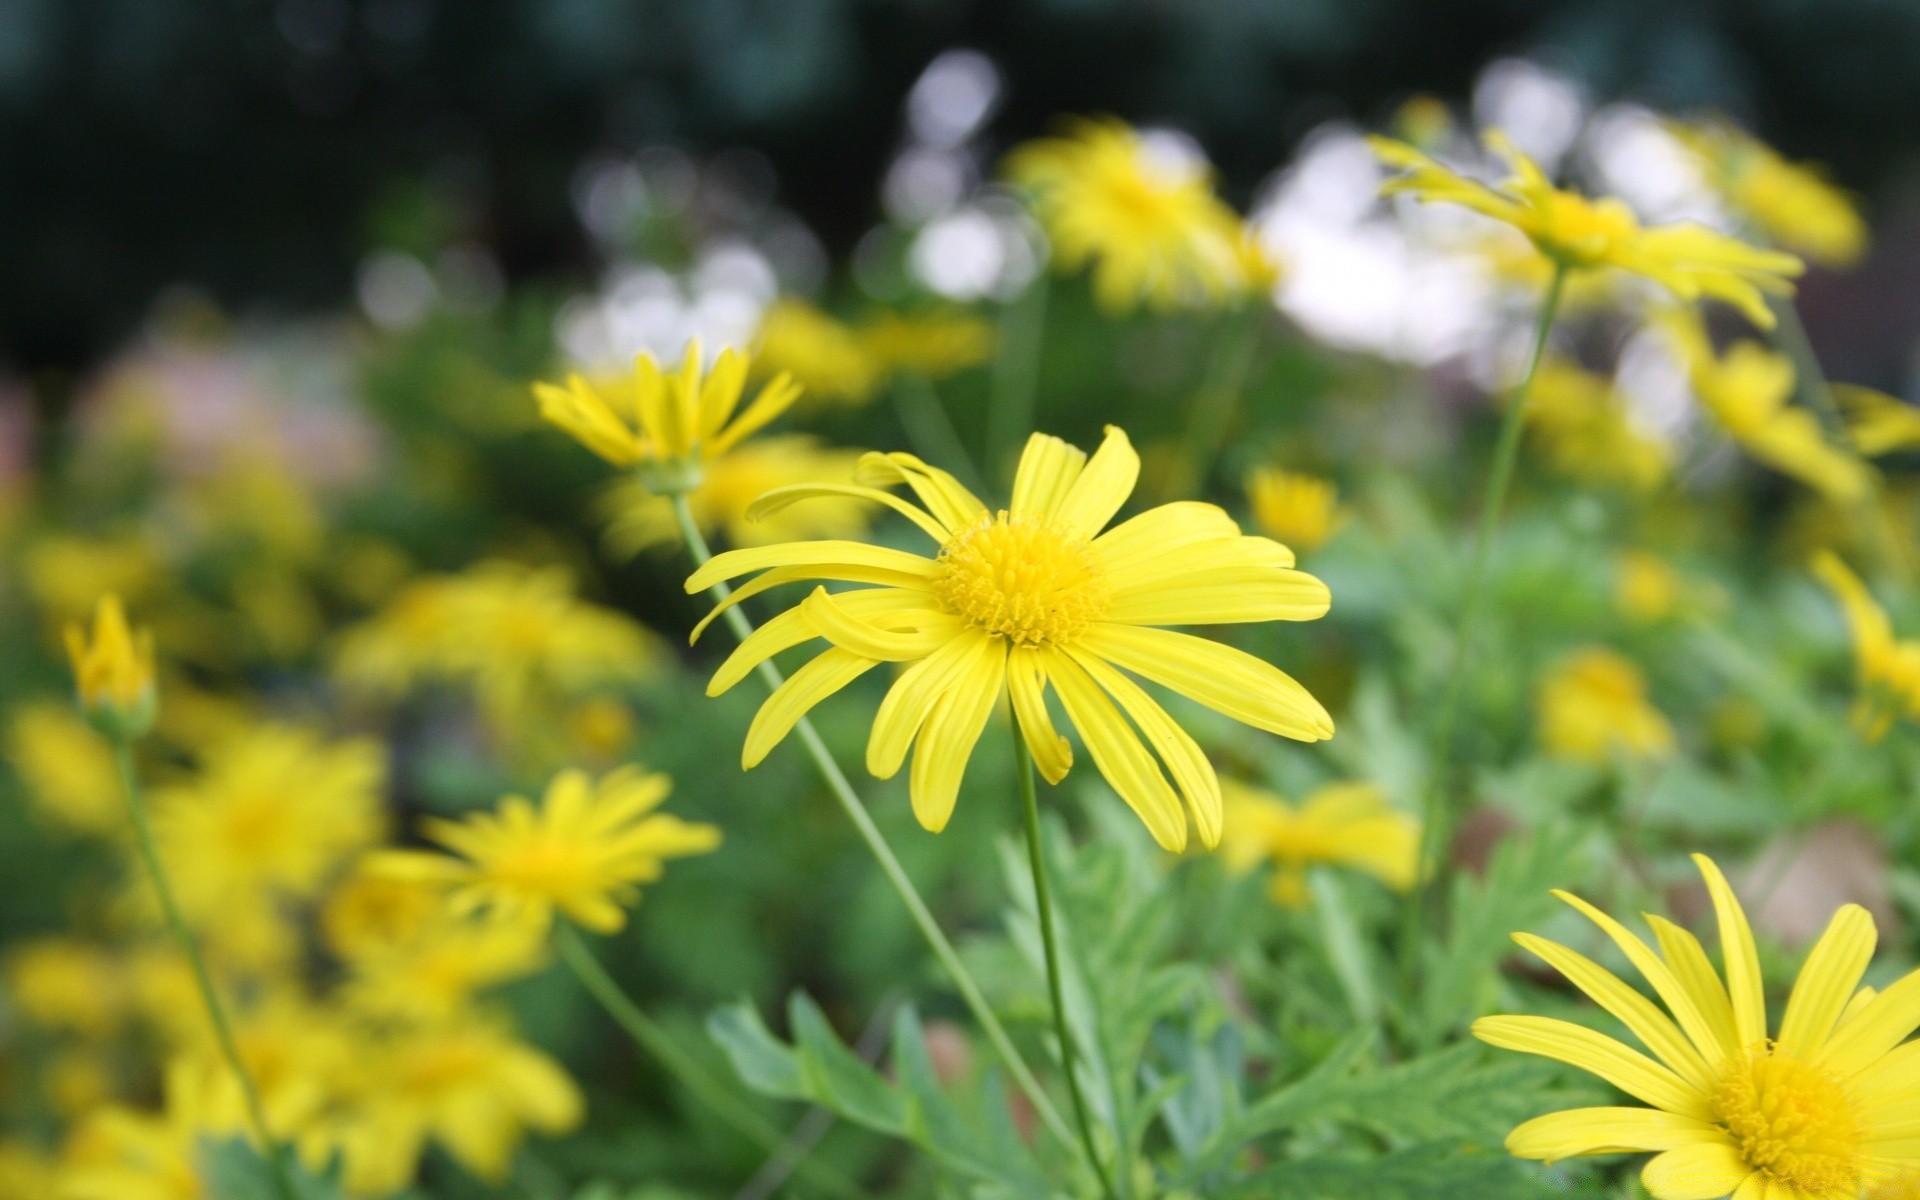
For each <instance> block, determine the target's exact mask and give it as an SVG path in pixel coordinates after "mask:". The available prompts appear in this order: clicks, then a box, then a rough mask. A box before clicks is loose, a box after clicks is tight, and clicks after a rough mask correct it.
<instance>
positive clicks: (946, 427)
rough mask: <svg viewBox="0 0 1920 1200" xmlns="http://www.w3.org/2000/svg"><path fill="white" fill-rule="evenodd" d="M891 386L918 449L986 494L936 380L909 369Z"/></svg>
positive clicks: (904, 424)
mask: <svg viewBox="0 0 1920 1200" xmlns="http://www.w3.org/2000/svg"><path fill="white" fill-rule="evenodd" d="M890 390H891V392H892V393H893V411H894V413H895V415H897V416H898V417H899V418H900V425H901V428H903V429H905V430H906V431H907V441H908V442H910V443H912V445H913V449H914V453H916V454H918V455H919V456H920V457H921V458H924V459H926V460H927V461H928V462H930V463H932V464H934V465H935V466H938V467H945V468H946V469H947V470H949V471H951V472H953V473H954V474H955V475H956V476H958V477H959V479H960V482H961V483H963V484H965V485H966V487H967V488H968V490H970V491H972V492H974V493H975V494H976V495H985V494H986V489H985V488H984V487H983V486H982V480H981V478H980V472H979V470H978V468H976V467H975V466H974V465H973V455H971V454H969V453H967V444H966V443H965V442H963V441H961V440H960V431H959V430H957V429H955V428H954V427H953V418H952V417H950V416H948V415H947V407H946V405H944V404H942V403H940V394H939V393H938V392H936V391H934V390H933V382H932V381H931V380H929V379H928V378H927V377H926V376H925V375H922V374H920V373H919V372H917V371H908V372H903V373H901V374H900V375H898V376H896V377H895V378H894V381H893V387H892V388H891V389H890Z"/></svg>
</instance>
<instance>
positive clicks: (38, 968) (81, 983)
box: [5, 937, 128, 1038]
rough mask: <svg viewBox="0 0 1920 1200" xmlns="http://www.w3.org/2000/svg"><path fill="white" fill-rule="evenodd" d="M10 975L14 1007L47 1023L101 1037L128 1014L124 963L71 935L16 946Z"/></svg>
mask: <svg viewBox="0 0 1920 1200" xmlns="http://www.w3.org/2000/svg"><path fill="white" fill-rule="evenodd" d="M5 981H6V994H7V998H8V999H9V1000H10V1001H11V1002H12V1004H11V1007H12V1008H13V1010H14V1011H15V1012H17V1013H19V1014H20V1015H21V1016H24V1017H26V1018H27V1019H28V1020H29V1021H32V1022H33V1023H34V1024H36V1025H39V1026H41V1027H42V1028H44V1029H64V1030H71V1031H72V1032H74V1033H76V1034H79V1035H81V1036H83V1037H88V1038H99V1037H104V1036H106V1035H107V1034H110V1033H112V1032H113V1031H114V1030H115V1029H117V1028H118V1027H119V1026H120V1024H121V1023H122V1022H123V1021H124V1020H125V1019H126V1016H127V1011H128V997H127V989H126V987H125V982H124V979H123V977H122V974H121V965H120V963H118V962H117V961H115V960H114V958H113V957H112V956H111V955H109V954H108V953H107V952H106V951H105V950H102V949H101V948H100V947H98V946H89V945H87V944H86V943H85V942H80V941H76V940H74V939H72V938H53V937H48V938H36V939H34V940H32V941H27V942H21V943H18V944H16V945H15V946H13V947H11V948H10V949H9V950H8V952H7V957H6V971H5Z"/></svg>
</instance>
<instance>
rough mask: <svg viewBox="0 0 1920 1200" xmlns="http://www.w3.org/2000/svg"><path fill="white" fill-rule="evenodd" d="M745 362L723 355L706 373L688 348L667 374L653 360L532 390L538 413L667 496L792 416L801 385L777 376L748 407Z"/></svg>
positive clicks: (646, 357)
mask: <svg viewBox="0 0 1920 1200" xmlns="http://www.w3.org/2000/svg"><path fill="white" fill-rule="evenodd" d="M747 370H748V361H747V356H746V355H744V354H742V353H740V352H739V351H738V350H735V349H732V348H731V347H729V348H727V349H725V350H722V351H721V352H720V356H719V357H718V358H716V359H715V360H714V363H713V367H712V369H711V370H702V368H701V355H700V343H699V341H698V340H697V339H696V340H694V341H692V342H689V343H688V344H687V352H686V357H685V358H684V359H683V360H682V361H681V364H680V369H679V370H678V371H675V372H673V373H672V374H668V373H667V372H666V371H665V370H663V369H662V368H661V366H660V364H659V362H658V361H656V360H655V359H654V357H653V355H651V354H642V355H640V356H639V357H637V358H635V359H634V360H633V373H632V374H631V375H630V376H628V377H627V378H625V379H620V380H615V381H611V382H608V383H606V384H604V385H598V386H596V385H594V384H590V383H588V382H587V381H586V380H585V379H582V378H581V377H580V376H578V375H572V376H569V377H568V379H567V382H566V384H565V386H555V385H554V384H550V383H536V384H534V385H533V392H534V396H535V398H536V399H537V400H538V401H539V403H540V415H541V416H542V417H544V418H546V420H548V421H549V422H551V423H552V424H554V425H556V426H558V427H559V428H561V429H562V430H564V431H566V432H567V433H569V434H571V435H572V436H573V438H574V439H575V440H576V441H578V442H579V443H580V444H581V445H583V446H585V447H586V448H587V449H589V450H591V451H593V452H594V453H595V454H598V455H599V456H600V457H602V458H604V459H606V460H607V461H608V462H610V463H612V464H613V465H614V466H616V467H639V466H645V467H648V468H650V470H649V471H648V472H646V476H647V478H648V479H649V480H650V481H651V482H652V484H653V486H654V487H656V488H657V489H659V490H661V491H668V492H671V491H681V490H684V489H685V488H686V487H688V486H690V485H692V484H694V483H696V482H698V480H699V474H700V468H701V466H702V465H703V464H705V463H709V462H712V461H713V460H714V459H717V458H719V457H720V456H722V455H724V454H726V453H727V452H728V451H729V450H732V449H733V448H734V447H735V446H738V445H739V444H740V443H741V442H742V441H745V440H746V439H747V438H748V437H749V436H751V435H752V434H754V433H757V432H758V431H759V430H761V429H762V428H764V427H765V426H766V425H767V424H768V422H770V421H772V420H774V419H775V418H776V417H778V416H779V415H780V414H781V413H783V412H785V411H787V409H788V408H790V407H791V406H792V405H793V402H794V401H795V400H796V399H798V398H799V396H800V388H799V385H798V384H796V383H794V382H793V380H792V378H791V377H789V376H787V375H784V374H782V375H777V376H775V377H774V378H773V379H772V380H771V381H770V382H768V383H767V384H766V386H764V387H762V388H761V389H760V391H759V393H758V394H757V395H756V396H755V397H754V398H753V400H752V402H751V403H749V404H748V405H747V406H746V407H745V408H741V407H740V397H741V394H742V393H743V391H744V390H745V388H746V383H747Z"/></svg>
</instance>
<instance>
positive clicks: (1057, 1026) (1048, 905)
mask: <svg viewBox="0 0 1920 1200" xmlns="http://www.w3.org/2000/svg"><path fill="white" fill-rule="evenodd" d="M1008 728H1010V729H1012V730H1013V760H1014V768H1013V769H1014V774H1015V775H1017V776H1018V777H1019V780H1020V806H1021V810H1022V813H1023V815H1024V816H1025V818H1026V826H1027V865H1028V866H1029V867H1031V868H1032V870H1033V906H1034V910H1035V911H1036V912H1038V913H1039V914H1040V944H1041V946H1042V947H1043V948H1044V949H1045V951H1046V959H1047V996H1048V998H1049V999H1050V1000H1051V1001H1052V1003H1053V1029H1054V1033H1055V1035H1056V1036H1057V1037H1059V1039H1060V1072H1061V1074H1063V1075H1065V1076H1066V1077H1067V1095H1069V1096H1071V1097H1072V1098H1073V1115H1074V1119H1075V1120H1076V1121H1078V1122H1079V1125H1080V1144H1081V1145H1082V1146H1084V1147H1085V1148H1086V1152H1087V1164H1088V1165H1089V1166H1091V1167H1092V1168H1093V1173H1094V1175H1095V1176H1097V1177H1098V1178H1099V1180H1100V1193H1101V1195H1103V1196H1105V1197H1107V1200H1113V1197H1114V1190H1113V1180H1112V1179H1110V1178H1109V1177H1108V1175H1107V1168H1106V1165H1105V1164H1104V1163H1102V1162H1101V1161H1100V1147H1099V1145H1098V1144H1097V1143H1096V1142H1095V1141H1094V1139H1093V1121H1092V1119H1091V1118H1090V1117H1089V1116H1088V1115H1087V1102H1086V1099H1085V1097H1083V1096H1082V1095H1081V1094H1080V1077H1079V1075H1078V1074H1077V1073H1076V1072H1075V1071H1074V1066H1073V1058H1074V1054H1073V1031H1072V1029H1071V1028H1069V1026H1068V1024H1067V1003H1066V998H1065V995H1064V992H1065V988H1064V986H1063V984H1062V982H1061V978H1060V946H1059V942H1058V939H1057V938H1056V937H1055V935H1054V931H1053V900H1052V898H1051V897H1050V895H1049V894H1048V889H1047V861H1046V860H1047V856H1046V852H1045V851H1044V850H1043V849H1042V848H1041V843H1040V802H1039V799H1038V797H1036V796H1035V794H1034V784H1033V757H1032V756H1031V755H1029V754H1028V753H1027V743H1026V739H1025V738H1023V737H1021V736H1020V724H1019V722H1018V721H1011V722H1009V723H1008Z"/></svg>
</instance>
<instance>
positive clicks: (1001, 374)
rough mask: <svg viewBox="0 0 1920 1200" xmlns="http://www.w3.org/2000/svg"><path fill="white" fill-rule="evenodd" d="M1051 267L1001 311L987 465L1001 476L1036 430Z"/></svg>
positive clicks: (990, 401) (990, 399) (989, 402)
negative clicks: (1048, 271)
mask: <svg viewBox="0 0 1920 1200" xmlns="http://www.w3.org/2000/svg"><path fill="white" fill-rule="evenodd" d="M1049 286H1050V285H1049V283H1048V281H1047V271H1046V268H1045V267H1044V266H1043V267H1042V268H1041V269H1040V273H1039V274H1037V275H1035V276H1034V277H1033V282H1032V283H1029V284H1028V285H1027V290H1026V291H1024V292H1022V293H1021V294H1020V297H1019V299H1017V300H1015V301H1013V302H1012V303H1010V304H1008V305H1007V306H1006V308H1005V309H1004V310H1003V311H1002V312H1001V315H1000V353H999V355H998V357H996V358H995V359H994V361H993V390H992V392H991V393H990V394H989V395H988V398H987V444H986V459H985V461H984V463H983V465H984V466H985V467H986V469H987V473H988V474H990V475H992V474H997V473H998V472H999V471H1000V470H1001V469H1002V468H1003V467H1004V465H1005V464H1007V463H1010V462H1012V461H1013V452H1014V450H1015V449H1017V448H1018V445H1019V441H1020V439H1021V438H1022V437H1024V436H1025V435H1026V434H1027V433H1028V432H1030V431H1031V430H1032V428H1033V405H1034V397H1035V395H1036V394H1037V393H1038V392H1039V389H1040V348H1041V344H1042V340H1043V335H1044V334H1045V332H1046V326H1047V290H1048V288H1049Z"/></svg>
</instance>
